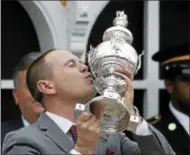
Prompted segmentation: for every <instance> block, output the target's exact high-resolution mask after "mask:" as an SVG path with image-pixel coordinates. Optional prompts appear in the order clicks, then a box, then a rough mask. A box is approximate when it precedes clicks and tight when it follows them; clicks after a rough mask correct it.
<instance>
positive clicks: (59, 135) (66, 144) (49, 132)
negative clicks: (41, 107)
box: [37, 113, 74, 153]
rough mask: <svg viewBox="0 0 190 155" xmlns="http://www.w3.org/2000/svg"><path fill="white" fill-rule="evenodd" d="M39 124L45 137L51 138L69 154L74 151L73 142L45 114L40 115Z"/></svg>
mask: <svg viewBox="0 0 190 155" xmlns="http://www.w3.org/2000/svg"><path fill="white" fill-rule="evenodd" d="M37 123H38V124H39V126H40V129H41V130H43V131H44V132H45V135H46V136H47V137H49V138H50V139H51V140H52V141H53V142H54V143H55V144H57V145H58V146H59V147H60V148H61V149H62V150H64V151H66V152H67V153H69V152H70V151H71V150H72V148H73V145H74V144H73V143H72V141H71V140H70V139H69V137H68V136H67V135H66V134H65V133H63V131H62V130H61V129H60V128H59V127H58V126H57V125H56V124H55V123H54V122H53V120H51V119H50V118H49V117H48V116H47V115H46V114H45V113H42V114H41V115H40V118H39V119H38V122H37Z"/></svg>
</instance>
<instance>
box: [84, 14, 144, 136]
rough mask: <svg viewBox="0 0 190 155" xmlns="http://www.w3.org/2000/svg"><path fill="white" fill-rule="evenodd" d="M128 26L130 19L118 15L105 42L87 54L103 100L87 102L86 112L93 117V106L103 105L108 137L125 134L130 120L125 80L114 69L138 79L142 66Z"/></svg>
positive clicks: (96, 98)
mask: <svg viewBox="0 0 190 155" xmlns="http://www.w3.org/2000/svg"><path fill="white" fill-rule="evenodd" d="M127 25H128V21H127V15H126V14H124V12H123V11H117V12H116V18H115V19H114V20H113V27H111V28H108V29H107V30H106V31H105V32H104V34H103V37H102V40H103V42H102V43H100V44H99V45H98V46H97V47H96V48H93V47H91V48H90V51H89V53H88V64H89V67H90V70H91V72H92V74H93V76H94V78H95V80H94V86H95V88H96V89H97V91H98V93H99V94H100V96H98V97H95V98H93V99H92V100H90V101H89V102H87V103H86V104H85V107H84V109H83V110H84V111H87V112H90V113H93V111H92V108H91V106H94V105H93V104H95V106H96V104H97V103H101V104H102V105H103V106H104V111H103V113H102V115H101V117H100V122H101V127H102V132H103V133H105V134H110V133H114V132H120V131H124V130H126V128H127V126H128V124H129V120H130V112H129V109H128V107H127V106H126V104H125V103H124V95H123V92H124V91H125V90H126V87H127V83H126V78H125V76H124V75H122V74H120V73H118V72H115V69H117V68H128V69H129V71H130V72H131V73H132V74H133V75H135V74H136V73H137V71H138V70H139V69H140V66H141V56H142V54H141V55H139V56H138V54H137V52H136V50H135V49H134V48H133V47H132V45H131V44H132V42H133V35H132V33H131V32H130V31H129V30H128V29H127ZM93 114H94V113H93Z"/></svg>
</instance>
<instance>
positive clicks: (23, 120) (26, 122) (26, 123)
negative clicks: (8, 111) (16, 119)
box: [21, 115, 30, 127]
mask: <svg viewBox="0 0 190 155" xmlns="http://www.w3.org/2000/svg"><path fill="white" fill-rule="evenodd" d="M21 119H22V123H23V125H24V127H26V126H29V125H30V123H29V122H28V121H27V120H26V119H25V118H24V117H23V115H22V116H21Z"/></svg>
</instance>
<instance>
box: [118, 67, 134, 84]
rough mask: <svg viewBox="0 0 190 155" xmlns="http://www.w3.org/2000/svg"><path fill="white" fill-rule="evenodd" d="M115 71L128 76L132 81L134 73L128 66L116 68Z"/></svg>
mask: <svg viewBox="0 0 190 155" xmlns="http://www.w3.org/2000/svg"><path fill="white" fill-rule="evenodd" d="M115 71H116V72H118V73H121V74H123V75H125V76H127V77H128V78H129V79H130V80H131V81H132V80H133V74H132V72H131V71H130V70H129V69H128V68H116V69H115Z"/></svg>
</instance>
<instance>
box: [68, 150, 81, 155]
mask: <svg viewBox="0 0 190 155" xmlns="http://www.w3.org/2000/svg"><path fill="white" fill-rule="evenodd" d="M70 153H71V154H73V155H74V154H76V155H81V153H79V152H78V151H76V150H74V149H72V150H71V152H70Z"/></svg>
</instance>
